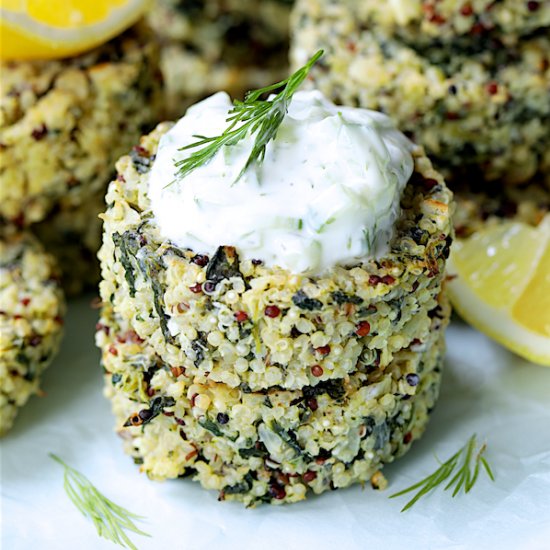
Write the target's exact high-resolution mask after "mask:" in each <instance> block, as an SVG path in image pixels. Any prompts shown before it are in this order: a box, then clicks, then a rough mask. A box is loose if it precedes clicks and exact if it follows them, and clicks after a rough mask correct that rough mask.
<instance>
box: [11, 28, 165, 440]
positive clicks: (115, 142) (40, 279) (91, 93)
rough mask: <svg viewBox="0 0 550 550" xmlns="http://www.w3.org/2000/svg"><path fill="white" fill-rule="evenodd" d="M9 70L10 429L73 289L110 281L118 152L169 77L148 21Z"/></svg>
mask: <svg viewBox="0 0 550 550" xmlns="http://www.w3.org/2000/svg"><path fill="white" fill-rule="evenodd" d="M0 70H1V73H2V91H1V95H0V250H1V260H0V262H1V263H0V270H1V281H0V292H1V296H0V299H1V301H0V322H1V324H2V334H1V340H0V354H1V356H2V358H1V360H0V396H1V402H0V417H1V421H2V425H1V427H0V431H1V432H2V433H5V432H6V431H7V429H8V428H9V427H11V424H12V421H13V418H14V416H15V412H16V408H17V407H18V406H20V405H22V404H24V403H25V402H26V401H27V399H28V397H29V395H30V394H31V393H36V392H37V391H38V388H39V383H40V374H41V372H42V370H43V369H44V368H45V367H46V366H47V365H48V364H49V363H50V361H51V359H52V357H53V356H54V354H55V352H56V351H57V348H58V344H59V340H60V336H61V327H62V316H63V314H64V307H65V306H64V303H65V300H64V292H66V293H67V294H69V295H71V296H72V295H76V294H78V293H80V292H82V291H83V290H84V289H86V288H91V287H92V286H93V285H96V284H97V282H98V280H99V265H98V262H97V258H96V254H97V251H98V249H99V246H100V242H101V221H100V220H99V218H98V215H99V213H100V212H101V211H102V210H104V204H105V203H104V195H105V190H106V186H107V183H108V182H109V180H110V179H111V177H112V174H113V170H114V162H115V160H116V159H117V158H118V157H119V156H120V155H121V154H123V153H124V152H127V151H128V149H129V148H131V146H132V144H134V143H135V141H136V140H137V138H138V137H139V136H140V135H141V134H142V133H143V132H144V131H147V130H148V129H150V128H151V127H153V125H154V124H156V123H157V122H158V119H159V116H160V109H161V104H162V99H161V84H162V82H161V78H160V70H159V63H158V46H157V45H156V43H155V42H154V40H153V39H152V35H151V34H149V31H147V29H146V28H145V26H143V24H141V23H140V24H137V25H135V26H134V27H132V28H131V29H129V30H127V31H126V32H124V33H123V34H121V35H119V36H118V37H116V38H114V39H112V40H111V41H110V42H108V43H105V44H103V45H101V46H99V47H97V48H95V49H93V50H91V51H88V52H85V53H82V54H80V55H78V56H75V57H69V58H65V59H59V60H36V61H3V62H2V64H1V68H0ZM136 154H137V153H136ZM44 249H46V250H47V252H48V253H46V252H45V250H44ZM50 254H51V255H50ZM62 288H63V290H62Z"/></svg>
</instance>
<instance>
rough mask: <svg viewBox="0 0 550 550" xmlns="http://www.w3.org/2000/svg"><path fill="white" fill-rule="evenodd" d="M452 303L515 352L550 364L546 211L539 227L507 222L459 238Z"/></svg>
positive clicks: (549, 224) (549, 238)
mask: <svg viewBox="0 0 550 550" xmlns="http://www.w3.org/2000/svg"><path fill="white" fill-rule="evenodd" d="M448 272H449V274H450V275H451V276H453V275H456V278H453V279H452V280H451V281H450V284H449V294H450V297H451V301H452V303H453V306H454V307H455V309H456V310H457V311H458V313H459V314H460V315H461V316H462V317H463V318H464V319H465V320H466V321H467V322H469V323H470V324H471V325H473V326H474V327H476V328H477V329H479V330H480V331H482V332H484V333H486V334H487V335H488V336H490V337H492V338H494V339H495V340H497V341H498V342H500V343H501V344H502V345H504V346H506V347H507V348H509V349H511V350H512V351H514V352H516V353H517V354H518V355H521V356H522V357H525V358H526V359H529V360H530V361H533V362H535V363H539V364H542V365H547V366H550V215H548V216H546V218H545V219H544V220H543V221H542V223H541V224H540V225H539V226H538V227H536V228H535V227H531V226H528V225H526V224H523V223H519V222H505V223H502V224H499V225H495V226H492V227H487V228H486V229H485V230H483V231H480V232H479V233H476V234H474V235H472V236H471V237H470V238H468V239H466V240H463V241H460V240H459V241H457V242H456V243H455V244H454V245H453V249H452V251H451V257H450V258H449V267H448Z"/></svg>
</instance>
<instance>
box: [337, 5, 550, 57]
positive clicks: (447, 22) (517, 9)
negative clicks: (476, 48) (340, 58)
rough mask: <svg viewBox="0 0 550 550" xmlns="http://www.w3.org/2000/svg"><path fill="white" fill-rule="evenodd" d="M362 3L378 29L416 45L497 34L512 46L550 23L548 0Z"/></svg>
mask: <svg viewBox="0 0 550 550" xmlns="http://www.w3.org/2000/svg"><path fill="white" fill-rule="evenodd" d="M342 3H345V2H340V4H342ZM356 5H357V9H358V10H359V14H360V15H359V17H360V19H361V21H364V22H365V23H366V26H367V27H368V28H372V27H378V28H380V29H381V30H383V31H384V32H385V33H386V34H388V35H395V36H398V37H399V38H401V39H402V40H404V41H406V42H408V43H409V44H411V45H413V46H418V45H422V44H424V45H425V44H429V43H440V44H441V43H445V44H449V43H450V42H453V43H457V42H458V43H462V44H466V43H467V42H476V41H477V42H479V43H481V42H482V41H483V40H486V39H487V38H488V37H495V36H498V37H499V38H500V39H501V40H503V41H504V42H505V43H506V44H508V45H510V44H513V43H515V42H517V41H518V40H519V39H521V38H522V37H525V36H528V35H531V34H533V33H535V32H538V31H539V30H540V29H543V30H544V29H545V28H546V32H548V27H549V26H550V3H549V2H547V1H545V0H542V1H530V0H500V1H498V2H495V1H494V0H473V1H466V0H443V1H437V2H434V1H433V0H397V1H396V2H388V3H385V2H380V1H379V0H362V1H361V2H356Z"/></svg>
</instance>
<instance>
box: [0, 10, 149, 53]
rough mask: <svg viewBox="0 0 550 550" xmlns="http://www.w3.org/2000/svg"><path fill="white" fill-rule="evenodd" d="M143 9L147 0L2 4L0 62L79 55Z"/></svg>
mask: <svg viewBox="0 0 550 550" xmlns="http://www.w3.org/2000/svg"><path fill="white" fill-rule="evenodd" d="M148 6H149V0H94V1H93V2H90V1H89V0H26V1H23V0H3V1H2V3H1V4H0V59H2V60H28V59H52V58H62V57H68V56H72V55H76V54H79V53H82V52H84V51H86V50H89V49H91V48H94V47H96V46H98V45H100V44H103V43H104V42H107V41H108V40H110V39H111V38H113V37H114V36H116V35H118V34H120V33H121V32H122V31H124V30H125V29H127V28H128V27H130V26H131V25H133V24H134V23H135V22H136V21H137V20H138V19H139V18H140V17H141V16H142V14H143V13H144V12H145V10H146V9H147V8H148Z"/></svg>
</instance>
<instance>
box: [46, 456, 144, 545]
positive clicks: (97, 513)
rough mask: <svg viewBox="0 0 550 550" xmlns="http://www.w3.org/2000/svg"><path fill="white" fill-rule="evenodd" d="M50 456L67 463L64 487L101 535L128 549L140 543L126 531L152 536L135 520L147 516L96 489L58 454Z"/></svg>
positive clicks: (63, 464) (64, 466)
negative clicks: (114, 500)
mask: <svg viewBox="0 0 550 550" xmlns="http://www.w3.org/2000/svg"><path fill="white" fill-rule="evenodd" d="M49 456H50V458H52V459H53V460H55V461H56V462H58V463H59V464H61V466H63V469H64V475H63V479H64V481H63V487H64V489H65V492H66V493H67V495H68V497H69V498H70V499H71V500H72V501H73V504H74V505H75V506H76V507H77V508H78V509H79V510H80V512H81V513H82V515H83V516H84V517H86V518H90V519H91V520H92V521H93V523H94V525H95V528H96V530H97V533H98V535H99V536H100V537H103V538H105V539H107V540H110V541H112V542H114V543H116V544H119V545H120V546H123V547H125V548H130V549H131V550H137V548H136V546H135V545H134V544H133V543H132V541H131V540H130V539H129V538H128V535H127V534H126V531H131V532H133V533H136V534H138V535H143V536H145V537H150V536H151V535H149V534H148V533H145V532H143V531H141V530H140V529H139V528H138V527H137V526H136V525H135V523H134V521H133V520H139V519H143V518H142V516H138V515H136V514H133V513H132V512H129V511H128V510H126V509H125V508H122V507H121V506H118V504H115V503H114V502H113V501H112V500H109V499H108V498H107V497H106V496H105V495H103V494H101V493H100V492H99V491H98V490H97V489H96V487H95V486H94V485H93V484H92V483H91V482H90V480H89V479H88V478H87V477H86V476H84V475H83V474H81V473H80V472H79V471H77V470H75V469H74V468H71V467H70V466H69V465H68V464H66V463H65V462H64V461H63V460H61V458H59V457H58V456H57V455H55V454H53V453H50V454H49Z"/></svg>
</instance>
